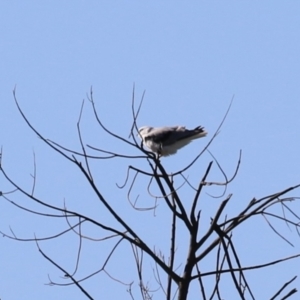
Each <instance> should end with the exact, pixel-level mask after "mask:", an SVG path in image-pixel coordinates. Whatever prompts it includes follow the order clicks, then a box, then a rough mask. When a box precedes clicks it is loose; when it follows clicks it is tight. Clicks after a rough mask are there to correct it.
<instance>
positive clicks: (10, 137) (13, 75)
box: [0, 1, 300, 300]
mask: <svg viewBox="0 0 300 300" xmlns="http://www.w3.org/2000/svg"><path fill="white" fill-rule="evenodd" d="M299 13H300V3H298V2H296V1H293V2H292V1H290V2H286V1H285V2H283V1H264V2H261V1H247V2H246V1H199V2H197V3H196V2H194V1H193V2H192V1H191V2H189V3H186V2H184V3H183V2H179V1H172V2H171V1H165V2H164V3H163V4H162V3H158V2H154V3H141V2H140V1H126V2H125V1H124V2H121V1H105V2H104V1H88V2H84V1H63V2H61V1H60V2H58V1H26V3H25V2H21V1H10V2H3V3H1V9H0V25H1V26H0V37H1V47H0V54H1V60H0V70H1V71H0V72H1V80H0V101H1V112H2V113H1V117H0V141H1V145H2V147H3V166H4V167H5V168H6V170H7V172H9V174H10V175H11V176H12V177H13V178H15V179H16V181H17V182H18V183H19V184H20V185H21V186H23V187H24V188H27V189H30V188H31V184H32V178H31V177H30V174H31V173H32V170H33V151H34V153H35V155H36V162H37V168H38V169H37V175H38V177H37V186H36V193H37V195H38V196H40V197H41V198H43V199H45V200H46V201H48V202H49V203H52V204H56V205H63V201H66V203H67V204H66V205H67V207H68V208H69V207H70V208H72V209H78V210H80V211H82V212H84V213H86V214H88V215H90V216H93V217H95V218H98V217H99V215H101V218H107V221H108V222H111V220H110V219H109V218H108V216H107V214H106V213H105V212H104V210H103V208H102V207H100V206H99V203H98V202H97V200H96V199H95V196H94V195H93V194H92V192H91V191H90V189H89V188H88V185H87V183H86V182H84V181H83V178H82V176H81V175H80V174H79V173H78V170H77V169H76V168H75V167H74V166H73V165H70V164H69V163H67V162H65V161H64V160H63V159H62V158H61V157H59V156H58V155H57V154H56V153H53V151H51V150H50V149H48V148H47V147H46V146H45V145H44V144H43V143H42V142H41V140H39V139H38V138H37V137H36V135H35V134H33V133H32V132H31V131H30V130H29V128H28V127H26V126H25V123H24V121H23V120H22V118H21V116H20V115H19V114H18V111H17V108H16V106H15V104H14V101H13V95H12V90H13V89H14V87H15V85H16V86H17V97H18V100H19V103H20V105H21V107H22V109H23V110H24V112H25V114H26V116H27V117H28V118H29V119H30V121H31V122H32V124H33V125H34V126H36V128H38V129H39V130H40V132H41V133H42V134H43V135H45V136H46V137H47V138H50V139H52V140H55V141H57V142H58V143H61V144H63V145H65V146H67V147H70V148H73V149H77V150H79V149H80V147H79V142H78V137H77V134H76V122H77V119H78V115H79V111H80V106H81V102H82V100H83V99H87V97H86V94H87V93H88V92H89V90H90V87H91V86H93V90H94V99H95V103H96V107H97V109H98V112H99V115H100V116H101V118H102V120H103V122H104V124H106V125H107V126H108V127H109V128H110V129H111V130H113V131H114V132H116V133H118V134H120V135H122V136H124V137H127V136H128V134H129V130H130V125H131V121H132V120H131V111H130V110H131V107H130V105H131V94H132V87H133V84H135V87H136V89H135V91H136V96H137V99H139V98H140V97H141V95H142V93H143V91H144V90H146V95H145V102H144V105H143V107H142V110H141V114H140V117H139V120H138V125H139V126H142V125H152V126H161V125H177V124H178V125H186V126H187V127H196V126H198V125H203V126H205V128H206V129H207V131H208V132H209V137H210V136H211V135H212V134H213V132H214V131H215V130H216V128H217V127H218V125H219V123H220V122H221V119H222V118H223V116H224V114H225V112H226V110H227V108H228V106H229V103H230V101H231V98H232V97H233V95H234V101H233V105H232V108H231V110H230V112H229V115H228V118H227V120H226V122H225V124H224V126H223V127H222V130H221V133H220V134H219V136H218V137H217V139H216V140H215V141H214V143H213V145H212V146H211V148H210V149H211V151H212V152H213V153H214V155H215V156H216V157H217V158H218V160H219V161H220V163H221V164H222V166H223V168H224V169H225V170H226V171H227V172H228V173H229V174H232V173H233V172H234V168H235V164H236V162H237V159H238V153H239V150H240V149H242V151H243V157H242V164H241V168H240V171H239V174H238V177H237V178H236V180H235V181H234V182H233V183H232V184H231V185H230V187H229V189H228V191H227V193H233V194H234V196H233V200H232V202H231V204H230V206H229V208H228V214H230V213H234V212H236V211H237V210H238V209H240V208H241V207H244V206H245V205H246V204H247V203H248V201H249V200H250V199H252V197H254V196H255V197H260V196H264V195H267V194H270V193H273V192H276V191H280V190H283V189H284V188H286V187H288V186H291V185H295V184H297V183H299V182H300V178H299V177H300V176H299V167H300V164H299V153H300V143H299V127H300V121H299V114H300V84H299V78H300V59H299V53H300V18H299ZM82 126H83V133H84V138H85V141H86V143H89V144H92V145H94V146H96V147H99V148H105V149H108V150H115V151H117V150H118V151H120V150H122V151H124V152H125V153H128V154H137V152H136V150H134V149H131V148H129V147H123V145H122V144H120V143H117V142H116V141H114V140H113V139H111V138H108V137H107V136H106V135H105V134H104V133H103V132H102V131H101V130H100V128H99V127H98V126H97V124H96V122H95V120H94V118H93V114H92V110H91V106H90V105H89V103H88V102H86V104H85V108H84V113H83V120H82ZM206 141H207V140H199V141H196V142H194V143H192V144H191V145H190V146H189V147H187V148H185V149H182V150H181V151H180V152H179V153H178V154H177V155H176V156H173V157H169V158H166V159H164V160H163V164H164V166H165V167H166V168H167V169H168V170H169V171H170V172H174V171H176V170H178V169H179V168H181V167H183V166H184V165H185V164H186V163H188V162H189V161H190V160H191V157H193V156H194V155H196V154H197V153H198V152H199V149H202V148H203V146H204V145H205V142H206ZM210 159H211V158H210V157H209V155H208V154H205V155H204V156H203V159H202V160H201V161H200V162H199V164H198V165H197V168H195V169H193V170H191V171H190V172H189V173H188V175H189V178H190V180H191V181H192V182H193V183H194V184H196V183H197V182H198V180H199V178H201V176H202V175H203V173H204V170H205V167H206V166H207V163H208V162H209V161H210ZM128 164H131V162H127V161H124V160H113V161H109V162H108V161H101V162H99V161H96V162H93V167H92V168H93V171H94V173H95V178H97V182H98V184H99V186H100V188H101V190H102V191H103V193H104V194H105V196H106V197H107V198H108V199H109V200H110V202H111V203H112V205H113V206H114V207H116V209H117V210H120V211H122V212H124V213H125V216H124V217H125V218H127V219H128V221H129V222H130V223H131V224H132V225H133V226H137V227H138V228H140V232H141V234H144V235H145V234H147V235H149V236H150V237H152V238H151V239H150V243H152V245H153V246H156V247H161V248H162V249H163V248H164V247H166V245H165V244H164V241H165V240H164V236H163V234H161V235H158V234H157V233H158V232H160V231H161V230H162V229H161V228H164V227H165V226H168V224H169V223H168V222H167V221H166V220H165V219H164V218H163V216H164V214H167V211H166V210H165V208H164V207H163V205H161V206H160V210H158V211H157V216H156V217H153V215H151V214H146V213H142V214H138V215H137V214H136V213H133V212H132V211H131V210H130V208H129V205H128V202H127V200H126V191H125V190H124V191H123V190H121V191H120V190H116V186H115V183H116V182H117V183H122V182H124V178H125V176H126V167H127V165H128ZM140 164H141V166H144V167H145V166H146V165H145V164H143V163H142V162H141V163H140ZM212 174H213V175H214V176H215V177H214V178H215V179H218V180H221V178H222V177H221V175H220V174H219V173H218V171H217V168H216V167H215V168H214V169H213V173H212ZM146 187H147V184H146V183H145V182H144V181H143V180H142V179H140V182H139V186H137V187H136V190H135V191H134V192H133V193H134V195H135V196H137V195H138V194H139V195H140V199H141V200H140V201H141V204H143V202H142V201H145V202H146V203H148V204H149V203H151V199H149V197H147V195H145V194H144V192H145V188H146ZM10 189H11V187H10V186H9V185H8V184H7V183H6V182H5V181H4V179H3V178H2V177H1V179H0V190H2V191H3V192H4V191H8V190H10ZM184 191H185V192H186V194H185V197H186V198H187V199H188V200H187V201H190V200H189V198H188V196H189V195H190V193H191V192H190V191H189V190H188V189H187V188H186V189H185V190H184ZM211 191H213V192H220V191H219V190H218V189H216V190H215V189H213V190H207V192H211ZM296 194H297V193H296ZM143 195H144V196H143ZM298 195H299V192H298ZM11 199H12V200H14V201H19V203H23V204H24V205H28V206H29V207H32V208H37V209H38V207H37V206H36V205H33V204H31V203H30V202H29V201H28V200H26V199H25V198H23V197H20V196H18V195H14V196H11ZM143 199H145V200H143ZM220 202H221V199H213V198H210V197H209V196H204V197H203V200H202V205H203V207H201V209H202V210H203V220H206V219H207V221H209V218H210V217H211V216H212V215H213V212H214V211H215V209H216V208H217V207H218V205H219V204H220ZM293 207H294V208H295V209H296V210H297V209H298V210H299V205H297V204H296V203H295V204H294V206H293ZM65 225H66V224H65V223H64V222H63V221H61V223H59V224H58V223H57V222H51V221H47V222H46V221H45V220H43V219H41V218H38V217H33V216H32V215H30V214H26V213H24V212H22V211H19V210H17V209H15V208H13V207H12V206H11V205H9V204H8V203H6V202H5V201H4V200H3V201H1V209H0V229H1V230H2V231H6V232H9V226H11V227H12V228H13V229H14V230H15V232H16V233H17V234H18V235H19V236H21V237H24V238H25V237H33V234H34V233H36V234H37V235H39V236H43V235H45V234H51V233H55V232H57V231H58V230H59V229H61V228H64V226H65ZM168 228H169V227H168ZM168 228H167V230H168ZM87 230H88V228H87ZM90 230H94V229H90ZM167 230H166V232H165V230H162V231H163V232H164V233H166V234H167V232H168V231H167ZM244 230H245V231H240V232H237V233H236V237H237V239H238V240H239V241H240V244H239V245H240V248H239V249H240V253H241V257H242V258H243V259H244V260H245V264H251V263H256V262H262V260H267V261H268V260H271V259H276V258H279V257H281V256H282V255H286V256H288V255H292V254H295V253H298V252H299V239H298V238H297V237H296V235H295V232H294V231H293V232H290V231H289V230H287V229H286V228H283V232H284V233H285V234H286V235H287V236H289V237H290V238H291V239H292V241H293V243H294V245H295V247H294V248H292V247H290V246H288V245H287V244H286V243H284V242H283V241H282V240H279V239H278V238H276V237H274V235H273V233H272V232H271V230H270V229H269V228H268V227H267V226H266V225H265V223H264V222H262V220H261V219H260V218H259V219H257V221H256V222H252V223H251V224H250V223H249V225H247V226H245V229H244ZM251 232H252V233H251ZM93 233H94V234H95V236H98V235H97V234H98V233H97V232H96V231H95V232H93ZM257 233H259V234H261V238H259V239H263V240H264V241H265V243H263V244H261V243H260V242H259V244H258V246H257V247H256V249H255V251H254V250H253V249H251V250H249V249H250V245H251V244H250V242H249V240H250V239H252V238H253V239H254V240H255V239H256V240H257V235H256V234H257ZM156 238H157V239H158V240H157V239H156ZM261 242H262V240H261ZM76 243H77V242H76V239H74V238H72V237H70V238H66V240H63V239H60V240H57V242H55V243H51V242H47V243H45V244H42V247H43V249H45V251H46V252H47V251H48V252H47V253H48V254H49V255H52V257H54V258H56V259H57V260H58V262H63V263H64V264H66V266H69V267H70V268H72V267H73V266H74V258H75V257H76V253H75V252H74V251H72V249H74V247H75V246H76V245H77V244H76ZM74 245H75V246H74ZM256 245H257V244H256ZM100 246H101V244H96V245H95V243H87V244H86V245H85V249H84V250H85V251H86V252H85V256H84V258H83V265H82V269H81V272H82V274H86V272H88V271H89V270H93V268H96V266H95V265H97V264H96V263H95V262H98V261H101V258H103V257H105V253H106V252H105V251H107V250H102V248H101V247H100ZM180 246H181V247H179V250H178V251H182V253H185V252H184V251H185V250H186V249H185V248H184V243H182V244H181V245H180ZM124 248H125V247H124ZM107 249H109V248H107ZM123 250H124V249H123V248H122V250H120V255H121V256H122V253H123V252H122V251H123ZM124 251H125V250H124ZM120 263H122V264H123V263H124V271H123V272H121V273H122V274H121V275H122V276H123V277H125V278H126V280H127V281H129V280H130V278H131V276H130V275H131V274H128V273H126V264H127V263H128V264H129V260H128V262H127V260H126V262H124V260H122V262H120V261H117V260H116V261H114V262H113V263H112V266H111V269H112V273H113V272H114V271H115V270H117V267H116V266H117V265H120ZM205 267H206V266H205ZM148 268H149V269H150V273H151V272H152V271H151V268H152V266H151V265H150V263H149V265H148ZM0 269H1V270H2V272H1V273H0V276H1V277H0V297H1V299H5V300H6V299H20V298H22V299H24V298H25V299H34V298H40V297H41V296H42V297H43V299H54V298H60V299H84V297H83V295H82V294H80V292H79V291H78V290H77V289H76V288H75V287H69V288H62V287H49V286H46V285H44V283H47V282H48V278H47V274H49V275H50V276H51V278H52V279H53V280H56V281H60V282H61V281H63V279H61V278H60V276H62V275H61V273H60V272H59V271H58V270H56V269H55V268H54V267H53V266H52V265H50V264H49V263H48V262H46V261H45V260H44V259H43V258H42V257H41V255H40V254H39V253H38V250H37V248H36V245H35V244H33V243H18V242H15V241H10V240H8V239H6V238H3V239H1V257H0ZM273 270H275V269H269V272H271V274H273V273H272V271H273ZM279 270H280V271H281V272H278V270H277V271H276V277H275V276H274V278H272V279H271V280H270V282H267V283H265V282H264V284H266V288H264V291H262V290H261V289H260V288H261V281H262V279H263V275H260V274H261V273H259V272H257V273H255V272H253V273H249V276H250V278H251V280H252V281H253V284H254V286H256V288H257V291H260V290H261V291H260V292H261V295H260V296H261V297H260V298H261V299H264V298H268V296H271V295H272V292H273V291H274V290H276V287H277V286H278V285H279V283H278V282H280V283H283V282H285V281H287V280H288V279H290V278H291V277H292V276H294V275H297V274H299V261H294V263H287V264H284V265H281V266H280V267H279ZM116 272H117V271H116ZM118 272H120V271H118ZM123 273H124V274H123ZM277 275H278V278H277ZM277 280H278V281H277ZM99 282H100V283H99ZM101 283H102V284H101ZM296 284H297V286H299V279H298V281H297V283H296ZM153 286H155V282H154V283H153ZM259 287H260V288H259ZM86 288H87V289H88V290H89V291H90V292H91V294H92V295H93V296H94V297H95V298H96V299H99V298H100V296H99V294H100V293H101V295H110V296H111V298H112V299H121V298H122V299H125V298H126V297H128V298H129V296H128V295H127V293H126V288H125V287H124V286H120V285H118V284H116V283H113V282H111V281H110V280H108V279H107V278H106V277H105V276H102V275H101V276H100V277H97V278H95V279H93V280H91V282H90V283H88V284H87V285H86ZM196 291H197V290H195V291H191V299H192V295H193V294H192V293H193V292H195V293H196ZM230 292H231V291H228V293H229V294H228V295H227V297H228V299H232V298H231V297H234V295H235V294H234V291H233V294H230ZM160 296H162V295H160ZM157 297H158V298H157V299H159V298H160V297H159V296H157Z"/></svg>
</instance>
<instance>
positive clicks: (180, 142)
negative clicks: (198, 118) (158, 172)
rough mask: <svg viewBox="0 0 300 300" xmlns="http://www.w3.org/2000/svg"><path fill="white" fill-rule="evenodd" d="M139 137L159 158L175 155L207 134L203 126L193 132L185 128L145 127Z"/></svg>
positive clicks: (141, 129) (140, 131) (140, 130)
mask: <svg viewBox="0 0 300 300" xmlns="http://www.w3.org/2000/svg"><path fill="white" fill-rule="evenodd" d="M138 135H139V136H140V138H141V139H142V141H143V143H144V144H145V145H146V146H147V147H148V148H149V149H150V150H151V151H152V152H154V153H157V154H158V156H168V155H172V154H175V153H176V152H177V150H178V149H180V148H182V147H184V146H186V145H187V144H189V143H190V142H191V141H192V140H195V139H198V138H201V137H204V136H206V135H207V132H206V131H205V130H204V128H203V127H202V126H198V127H196V128H195V129H191V130H189V129H185V127H183V126H173V127H156V128H154V127H149V126H143V127H141V128H140V129H139V133H138Z"/></svg>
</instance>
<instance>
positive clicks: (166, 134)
mask: <svg viewBox="0 0 300 300" xmlns="http://www.w3.org/2000/svg"><path fill="white" fill-rule="evenodd" d="M178 128H179V126H176V127H157V128H153V129H152V130H151V131H150V132H149V133H148V134H147V135H145V137H144V138H145V140H147V139H149V140H152V141H153V142H154V143H158V144H164V145H166V144H169V143H171V144H172V143H174V142H175V140H174V136H173V135H174V132H176V130H177V129H178ZM182 128H184V127H182Z"/></svg>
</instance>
